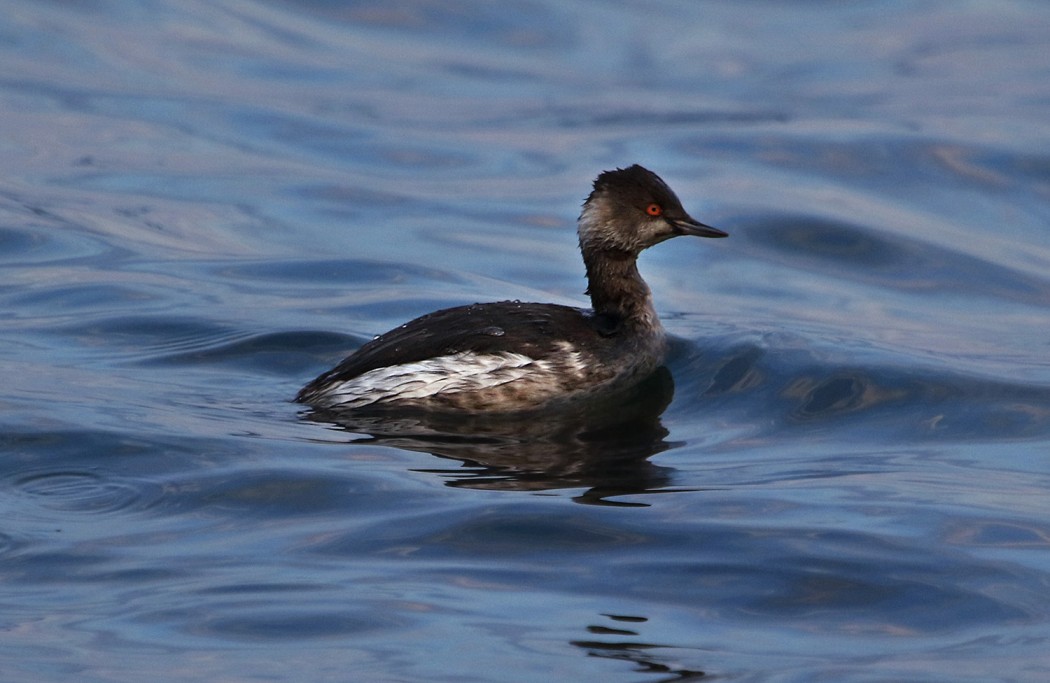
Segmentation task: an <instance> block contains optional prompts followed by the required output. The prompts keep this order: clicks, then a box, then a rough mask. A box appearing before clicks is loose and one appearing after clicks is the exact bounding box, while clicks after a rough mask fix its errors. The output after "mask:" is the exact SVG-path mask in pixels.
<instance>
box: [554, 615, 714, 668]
mask: <svg viewBox="0 0 1050 683" xmlns="http://www.w3.org/2000/svg"><path fill="white" fill-rule="evenodd" d="M602 616H603V617H605V618H606V619H609V620H611V621H612V622H614V625H608V624H605V623H601V624H591V625H590V626H588V627H587V632H588V636H589V637H588V638H587V639H586V640H571V641H569V644H570V645H572V646H574V647H577V648H579V649H581V650H583V651H584V652H586V653H587V656H588V657H598V658H601V659H614V660H617V661H623V662H631V663H633V664H634V665H635V666H636V667H637V668H636V669H635V671H637V672H639V673H643V674H663V677H662V678H659V679H656V680H654V681H652V683H673V682H674V683H684V682H686V681H699V680H700V679H701V678H707V677H708V675H707V674H706V673H705V672H703V671H698V670H695V669H690V668H688V667H685V666H682V665H681V664H680V663H677V662H665V661H662V659H663V658H662V657H661V656H660V654H659V652H660V651H661V650H670V651H672V652H673V651H674V650H675V649H677V648H676V646H674V645H659V644H656V643H649V642H644V641H638V640H636V639H637V638H638V637H639V636H641V633H640V632H639V630H638V629H639V626H642V625H644V624H645V622H647V621H649V619H648V618H646V617H641V616H629V615H619V614H603V615H602Z"/></svg>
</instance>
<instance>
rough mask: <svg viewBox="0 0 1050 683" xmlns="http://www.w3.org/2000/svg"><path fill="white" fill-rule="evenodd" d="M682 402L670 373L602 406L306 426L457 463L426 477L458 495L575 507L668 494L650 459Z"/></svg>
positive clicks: (664, 475) (341, 415)
mask: <svg viewBox="0 0 1050 683" xmlns="http://www.w3.org/2000/svg"><path fill="white" fill-rule="evenodd" d="M673 395H674V381H673V380H672V378H671V373H670V372H669V371H668V370H667V368H660V369H658V370H657V371H656V372H655V373H653V375H651V376H650V377H649V378H648V379H646V380H645V381H644V382H642V383H640V384H638V385H636V386H634V387H632V388H630V389H629V390H626V391H624V392H621V393H619V394H615V395H612V396H608V397H605V398H602V399H601V400H596V401H589V402H586V403H581V404H579V405H571V406H562V407H560V408H559V409H558V410H550V411H546V412H543V413H531V414H528V415H519V416H498V415H497V416H491V415H437V414H428V413H417V414H413V415H406V414H405V413H403V412H399V413H397V414H393V413H383V412H378V411H377V412H371V413H369V412H365V411H362V410H360V409H358V410H354V411H349V412H339V411H332V410H325V411H321V410H313V411H310V412H308V413H305V414H304V416H305V417H306V418H307V419H310V420H314V421H318V422H327V423H332V424H334V425H336V426H338V427H340V428H342V429H345V430H346V431H348V432H353V433H355V434H362V435H367V436H365V437H364V438H361V439H358V440H355V441H354V443H356V444H373V445H382V446H393V447H395V448H403V449H407V450H412V451H422V452H426V453H431V454H433V455H436V456H438V457H441V458H448V459H451V460H458V461H459V462H460V463H461V466H460V467H458V468H455V469H440V468H435V469H427V470H424V471H427V472H433V473H435V474H438V475H442V476H446V477H448V484H449V485H450V486H458V487H466V488H476V489H494V490H495V489H500V490H516V491H544V490H551V489H564V488H583V487H586V488H587V489H588V490H587V491H586V492H585V493H583V494H582V495H580V496H578V497H577V498H576V499H575V500H577V501H578V502H581V503H592V504H604V505H642V504H641V503H626V502H616V501H611V500H609V498H610V497H613V496H620V495H625V494H631V493H642V492H645V491H650V490H653V489H657V488H662V487H665V486H667V484H668V483H669V481H670V473H671V472H672V471H673V470H671V469H670V468H666V467H660V466H658V465H654V464H652V463H651V462H649V458H650V457H652V456H653V455H656V454H657V453H660V452H661V451H664V450H666V449H667V448H669V447H670V444H668V443H667V442H666V441H664V438H665V437H666V436H667V434H668V432H667V430H666V429H665V428H664V426H663V425H662V424H661V422H660V415H661V414H662V413H663V411H664V409H666V408H667V406H668V404H669V403H670V402H671V398H672V396H673Z"/></svg>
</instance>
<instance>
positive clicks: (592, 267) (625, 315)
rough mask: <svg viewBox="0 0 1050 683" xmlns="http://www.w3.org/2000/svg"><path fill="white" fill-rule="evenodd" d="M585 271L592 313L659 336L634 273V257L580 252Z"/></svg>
mask: <svg viewBox="0 0 1050 683" xmlns="http://www.w3.org/2000/svg"><path fill="white" fill-rule="evenodd" d="M583 262H584V265H586V267H587V294H589V295H590V297H591V305H592V306H593V308H594V312H595V313H598V314H600V315H610V316H614V317H616V318H617V319H619V320H620V321H622V322H623V323H624V324H625V325H627V326H628V327H630V328H633V329H635V330H638V331H642V332H646V333H659V332H660V331H661V329H662V328H661V327H660V321H659V319H658V318H657V317H656V310H655V309H654V308H653V297H652V294H651V293H650V292H649V286H648V285H646V284H645V280H643V279H642V276H641V275H639V273H638V255H637V254H634V253H631V252H626V251H619V250H616V249H608V248H598V249H588V248H586V246H585V248H584V249H583Z"/></svg>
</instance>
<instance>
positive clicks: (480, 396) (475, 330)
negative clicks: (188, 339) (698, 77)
mask: <svg viewBox="0 0 1050 683" xmlns="http://www.w3.org/2000/svg"><path fill="white" fill-rule="evenodd" d="M578 233H579V238H580V251H581V252H582V254H583V262H584V265H585V266H586V269H587V285H588V286H587V292H586V293H587V294H589V295H590V297H591V305H592V309H591V310H583V309H578V308H572V307H569V306H560V305H556V304H539V303H520V302H517V301H500V302H494V303H484V304H472V305H470V306H459V307H456V308H447V309H443V310H440V311H435V312H433V313H429V314H427V315H424V316H422V317H420V318H416V319H415V320H412V321H411V322H407V323H405V324H404V325H402V326H401V327H398V328H396V329H394V330H391V331H389V332H387V333H386V334H383V335H380V336H379V337H376V338H375V339H373V340H372V341H370V342H368V343H367V344H365V345H364V346H362V347H361V348H360V349H358V350H357V351H356V352H355V353H353V354H351V355H350V356H349V357H347V358H346V359H345V360H343V361H342V362H341V363H339V364H338V365H337V366H335V367H334V368H332V369H331V370H329V371H328V372H325V373H324V374H322V375H320V376H319V377H317V378H316V379H315V380H313V381H312V382H310V383H309V384H307V385H306V386H305V387H303V388H302V389H301V390H300V391H299V394H298V395H297V396H296V398H295V400H296V401H299V402H301V403H307V404H309V405H311V406H314V407H316V408H322V409H334V410H356V409H370V410H371V409H395V410H424V411H440V412H465V413H519V412H527V411H532V410H537V409H544V408H550V407H557V406H559V405H561V404H563V403H567V402H572V401H577V400H580V399H586V398H587V397H591V396H598V395H604V394H606V393H607V392H612V391H615V390H619V389H624V388H627V387H630V386H632V385H634V384H636V383H638V382H641V381H642V380H644V379H645V378H646V377H648V376H649V375H650V374H651V373H653V372H654V371H655V370H656V369H657V368H659V367H660V366H661V364H662V363H663V361H664V356H665V354H666V351H667V342H666V336H665V333H664V329H663V326H662V325H661V324H660V320H659V319H658V318H657V316H656V310H655V309H654V308H653V300H652V295H651V294H650V292H649V287H648V286H647V285H646V284H645V281H644V280H642V278H641V276H640V275H639V274H638V266H637V260H638V255H639V254H640V253H641V252H642V250H644V249H647V248H649V247H651V246H653V245H654V244H659V243H660V242H663V241H665V240H668V239H670V238H672V237H677V236H679V235H694V236H696V237H727V236H728V235H727V233H725V232H723V231H721V230H719V229H717V228H712V227H710V226H708V225H704V224H703V223H700V222H699V221H697V220H695V219H693V218H692V217H691V216H690V215H689V214H688V213H686V211H685V209H684V208H682V203H681V202H680V201H679V200H678V197H677V196H675V193H674V192H673V191H672V190H671V188H670V187H668V186H667V183H665V182H664V181H663V180H661V179H660V177H659V176H657V175H656V174H655V173H653V172H652V171H649V170H648V169H645V168H642V167H641V166H638V165H637V164H636V165H634V166H631V167H630V168H624V169H617V170H615V171H605V172H604V173H602V174H600V175H599V176H598V177H597V179H595V181H594V189H593V191H592V192H591V193H590V195H589V196H588V197H587V200H586V201H585V202H584V203H583V211H582V212H581V213H580V217H579V221H578Z"/></svg>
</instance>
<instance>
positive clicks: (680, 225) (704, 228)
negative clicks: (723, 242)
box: [671, 217, 729, 237]
mask: <svg viewBox="0 0 1050 683" xmlns="http://www.w3.org/2000/svg"><path fill="white" fill-rule="evenodd" d="M671 226H672V227H673V228H674V231H675V232H676V233H678V234H679V235H693V236H694V237H729V233H728V232H723V231H722V230H719V229H718V228H712V227H711V226H710V225H704V224H703V223H701V222H700V221H697V220H694V219H692V218H689V217H686V218H676V219H674V220H672V221H671Z"/></svg>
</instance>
